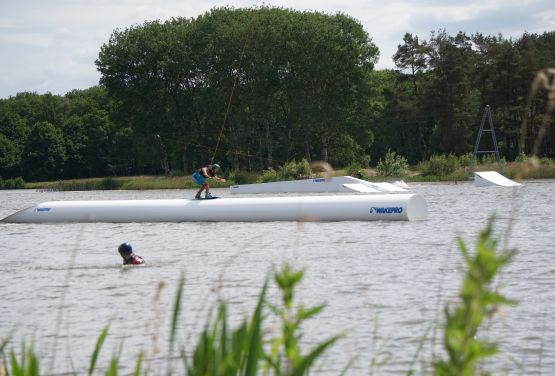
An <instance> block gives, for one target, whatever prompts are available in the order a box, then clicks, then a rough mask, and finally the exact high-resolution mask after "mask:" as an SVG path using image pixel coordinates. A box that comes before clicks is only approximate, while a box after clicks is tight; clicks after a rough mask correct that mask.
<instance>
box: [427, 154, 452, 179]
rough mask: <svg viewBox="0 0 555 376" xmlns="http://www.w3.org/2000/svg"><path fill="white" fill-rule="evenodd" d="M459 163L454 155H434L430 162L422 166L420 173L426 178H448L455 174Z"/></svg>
mask: <svg viewBox="0 0 555 376" xmlns="http://www.w3.org/2000/svg"><path fill="white" fill-rule="evenodd" d="M459 163H460V162H459V159H458V158H457V157H456V156H454V155H453V154H448V155H445V154H441V155H432V156H431V157H430V160H429V161H426V162H423V163H421V164H420V171H421V172H422V175H425V176H447V175H451V174H452V173H453V172H455V170H456V169H457V168H458V167H459V166H460V164H459Z"/></svg>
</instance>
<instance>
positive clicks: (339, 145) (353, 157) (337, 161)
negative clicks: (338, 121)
mask: <svg viewBox="0 0 555 376" xmlns="http://www.w3.org/2000/svg"><path fill="white" fill-rule="evenodd" d="M371 138H372V137H371ZM372 142H373V140H370V141H368V142H367V146H368V147H370V145H371V144H372ZM330 146H331V147H330V149H331V150H330V157H329V162H330V163H331V165H332V166H334V167H335V168H340V167H345V166H348V165H351V164H353V163H358V164H362V165H365V166H368V163H369V162H370V156H369V155H366V154H364V149H363V147H362V146H361V145H359V144H358V143H357V142H356V141H355V140H354V139H353V137H351V136H349V135H348V134H340V135H338V136H337V138H336V139H335V140H334V142H333V144H332V145H330Z"/></svg>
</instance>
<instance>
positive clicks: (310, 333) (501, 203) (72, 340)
mask: <svg viewBox="0 0 555 376" xmlns="http://www.w3.org/2000/svg"><path fill="white" fill-rule="evenodd" d="M554 186H555V182H553V181H540V182H534V183H533V184H532V183H531V184H528V183H527V182H525V185H524V186H523V187H522V188H523V189H522V190H520V191H519V192H518V193H516V194H515V192H513V191H512V190H506V189H498V188H494V189H486V188H480V189H477V188H476V187H473V186H472V185H471V184H467V183H464V184H418V185H415V187H414V190H415V191H416V192H417V193H420V194H422V195H423V196H424V197H425V198H426V200H427V201H428V207H429V219H428V220H426V221H421V222H368V223H363V222H340V223H302V224H297V223H281V222H270V223H152V224H139V223H129V224H107V223H97V224H58V225H39V224H30V225H25V224H23V225H16V224H4V223H0V236H1V239H2V243H3V244H2V248H0V255H1V256H2V258H3V262H2V264H1V265H0V285H1V286H2V288H1V289H0V301H1V303H0V317H1V319H0V336H2V335H5V334H6V333H8V332H9V331H10V330H11V329H13V328H17V332H16V334H17V337H18V338H22V337H26V338H32V337H35V338H37V341H38V342H39V343H40V344H41V349H43V353H44V354H45V356H44V359H45V360H48V359H49V358H48V357H49V355H50V354H51V350H52V349H51V346H53V340H54V338H55V336H56V337H57V346H58V354H57V358H58V359H59V360H60V361H59V364H58V366H57V367H58V369H57V370H56V372H66V371H71V368H68V367H67V362H66V359H68V358H69V356H71V358H72V359H74V360H75V359H89V358H90V353H91V351H92V349H93V348H94V345H95V343H96V340H97V338H98V335H99V334H100V332H101V330H102V328H103V327H105V326H106V324H108V323H109V322H110V333H111V334H110V335H109V336H108V338H107V342H106V344H105V345H104V347H105V348H106V349H107V351H106V352H105V354H102V355H101V356H103V357H104V358H101V359H100V360H99V364H102V365H107V364H108V362H109V356H110V355H111V350H114V349H117V348H118V346H119V345H120V344H121V341H124V343H125V352H126V354H127V355H129V356H130V357H131V358H133V357H134V356H136V355H137V354H138V353H139V351H140V350H141V349H145V350H146V351H151V350H152V347H153V337H156V338H157V340H158V344H159V346H160V347H161V348H162V349H165V346H164V344H165V343H167V336H168V328H169V325H170V324H169V323H170V320H171V313H172V312H173V300H174V297H175V293H176V289H177V284H178V281H179V276H180V274H181V273H182V272H183V274H184V276H185V286H184V291H183V312H182V316H181V318H182V321H181V322H180V323H179V333H180V335H179V341H180V343H181V342H188V343H189V344H191V343H194V342H195V339H196V334H198V333H199V332H200V330H202V327H203V325H204V324H205V322H206V314H207V312H208V311H209V310H210V308H212V307H214V306H215V304H216V303H217V301H218V299H220V298H224V299H226V300H228V301H229V302H230V312H231V315H232V318H231V320H232V322H233V323H234V324H236V323H238V322H240V320H242V319H243V318H244V316H245V314H247V313H249V312H252V310H253V308H254V306H255V304H256V301H257V298H258V296H259V293H260V288H261V286H262V283H263V281H264V280H265V278H270V281H271V277H272V273H273V268H274V267H279V266H280V265H281V264H282V263H283V262H286V261H288V262H290V263H292V264H293V265H294V266H296V267H306V271H305V279H304V280H303V283H302V285H301V286H300V288H299V291H298V292H297V295H296V297H297V298H298V299H300V300H301V301H303V302H304V303H305V304H306V305H313V304H319V303H322V302H325V303H326V308H325V309H324V310H323V311H322V313H321V314H320V315H319V316H318V317H317V318H316V319H313V320H310V321H308V322H307V323H306V327H305V329H306V330H305V333H304V338H305V340H306V341H307V342H308V343H316V341H317V340H321V339H324V338H327V337H329V336H330V335H332V334H335V333H343V332H344V333H345V334H346V336H345V337H344V339H342V340H341V341H340V343H339V344H338V345H337V346H335V347H334V348H332V349H331V350H330V353H329V354H328V358H327V359H328V361H326V362H325V363H324V366H322V370H321V372H318V373H321V374H337V373H339V372H341V370H342V369H343V367H344V365H346V364H347V363H348V362H349V360H350V359H351V358H352V356H355V355H356V356H358V358H357V360H356V362H355V365H354V366H353V368H352V372H353V373H354V374H367V373H369V364H370V363H371V361H372V358H373V357H378V358H380V359H383V358H387V359H388V361H387V362H386V363H385V364H384V365H383V366H382V367H381V368H379V369H377V370H376V373H378V374H382V373H383V374H406V372H407V370H408V368H409V367H411V365H412V361H413V357H414V354H415V353H416V352H417V351H418V348H419V346H421V345H420V342H421V339H422V337H423V336H424V335H425V334H426V333H427V332H428V331H429V330H430V328H434V325H435V323H436V322H437V320H438V318H441V315H442V307H443V305H444V304H445V303H446V302H453V301H455V300H456V299H457V296H458V292H457V290H458V288H459V284H460V280H461V273H462V258H461V255H460V253H459V250H458V246H457V241H456V237H457V236H461V237H462V238H463V239H464V240H465V242H466V243H467V245H468V246H469V248H470V249H473V247H474V245H475V242H476V237H477V231H478V230H479V229H481V228H483V226H484V224H485V223H486V221H487V219H488V217H489V216H490V215H491V213H493V212H496V213H497V216H498V221H497V222H496V233H498V234H499V235H503V233H504V231H505V230H506V229H507V226H508V225H509V222H510V221H511V220H512V219H516V220H515V221H514V223H513V224H512V226H513V227H512V230H511V233H510V234H509V246H510V247H515V248H517V249H518V253H517V255H516V256H515V260H514V262H513V263H512V264H511V265H510V266H509V267H508V268H507V269H506V270H505V271H504V272H503V273H502V276H501V278H500V287H501V289H502V291H503V293H504V294H505V295H506V296H508V297H509V298H514V299H516V300H518V301H519V304H518V305H517V306H514V307H512V306H511V307H505V308H503V310H502V311H501V312H500V313H499V315H498V316H497V318H498V319H497V320H494V322H493V323H492V327H491V329H490V330H489V332H488V336H489V338H492V339H494V340H497V341H498V342H499V343H500V344H501V345H502V349H501V351H502V354H503V356H500V357H496V358H495V359H492V360H491V362H492V364H493V365H494V366H495V367H494V368H496V369H505V368H506V369H509V370H510V372H508V373H515V372H514V371H516V373H518V372H520V370H519V368H518V367H516V366H515V364H514V362H515V361H513V360H512V359H516V362H517V363H519V364H521V366H522V369H523V371H522V373H525V374H533V373H539V371H540V369H541V371H542V373H543V374H554V373H555V361H554V359H555V342H554V340H553V338H555V328H554V327H553V325H551V321H552V320H551V313H552V312H555V267H553V265H554V257H555V254H554V253H553V251H554V248H553V244H555V235H554V232H553V230H552V222H553V221H552V213H553V212H555V199H554V196H553V194H552V192H553V188H554ZM189 193H191V192H186V194H189ZM183 194H184V192H183V191H182V190H181V191H180V190H176V191H147V192H142V191H106V192H100V191H99V192H48V193H37V192H29V191H25V192H19V191H10V192H9V193H8V194H7V195H4V194H2V195H0V216H2V217H3V216H6V215H8V214H11V213H13V212H14V211H15V210H17V209H20V208H23V207H28V206H31V205H33V204H35V203H37V202H41V201H47V200H74V199H135V198H141V199H143V198H144V199H148V198H177V197H182V196H183ZM218 194H220V195H225V192H224V191H221V192H219V193H218ZM515 210H516V214H514V213H515ZM124 241H130V242H131V243H132V245H133V248H134V250H135V251H136V252H137V253H138V254H140V255H141V256H143V257H144V258H145V259H146V261H147V265H146V267H144V268H127V269H124V268H122V266H121V258H120V256H119V255H118V253H117V246H118V245H119V244H120V243H122V242H124ZM30 250H32V252H30ZM159 286H163V287H161V288H160V287H159ZM64 295H65V298H64V299H65V302H64V303H62V296H64ZM268 296H269V298H270V299H272V301H274V302H277V301H279V299H280V298H279V294H278V291H277V290H276V289H275V287H273V286H271V287H270V289H269V291H268ZM58 320H61V322H59V323H58ZM57 324H59V325H57ZM56 327H58V328H60V329H59V331H58V332H55V330H56V329H55V328H56ZM41 338H42V339H41ZM431 341H432V339H429V341H428V342H426V343H425V344H424V349H425V350H423V352H424V353H425V354H428V353H429V354H431V352H432V351H431V350H432V349H433V348H434V346H435V348H436V349H437V348H438V347H437V345H438V344H440V342H441V334H440V333H439V331H438V332H437V333H436V341H438V342H439V343H435V344H432V343H431ZM68 349H70V350H71V353H70V354H68ZM127 355H126V356H127ZM150 356H151V359H152V364H151V367H154V365H160V366H161V367H162V369H164V368H165V367H164V366H165V363H164V361H165V360H164V359H165V356H166V355H165V353H164V351H162V352H161V353H160V354H159V355H152V354H151V355H150ZM540 358H541V361H540ZM47 363H48V361H47ZM540 364H541V366H540ZM75 366H76V367H77V369H78V370H83V371H86V367H87V364H84V363H83V364H76V365H75ZM412 366H413V365H412ZM128 371H129V372H132V369H129V370H128Z"/></svg>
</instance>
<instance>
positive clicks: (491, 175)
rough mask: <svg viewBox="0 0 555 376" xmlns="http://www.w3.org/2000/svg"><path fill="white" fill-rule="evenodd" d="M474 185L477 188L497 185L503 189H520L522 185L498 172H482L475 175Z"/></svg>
mask: <svg viewBox="0 0 555 376" xmlns="http://www.w3.org/2000/svg"><path fill="white" fill-rule="evenodd" d="M474 185H475V186H476V187H487V186H491V185H497V186H502V187H518V186H519V185H522V184H520V183H517V182H515V181H512V180H511V179H507V178H506V177H504V176H503V175H501V174H500V173H498V172H497V171H481V172H475V173H474Z"/></svg>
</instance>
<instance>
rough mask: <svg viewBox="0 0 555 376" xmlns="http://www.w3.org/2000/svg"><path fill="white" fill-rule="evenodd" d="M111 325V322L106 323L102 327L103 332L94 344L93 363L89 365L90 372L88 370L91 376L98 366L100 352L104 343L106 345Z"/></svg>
mask: <svg viewBox="0 0 555 376" xmlns="http://www.w3.org/2000/svg"><path fill="white" fill-rule="evenodd" d="M109 327H110V324H108V325H106V326H105V327H104V329H102V333H100V336H98V339H97V341H96V345H95V346H94V351H93V354H92V357H91V363H90V365H89V372H88V374H89V376H91V375H92V374H93V372H94V369H95V367H96V361H97V360H98V354H100V350H101V349H102V345H104V341H105V340H106V336H107V335H108V329H109Z"/></svg>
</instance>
